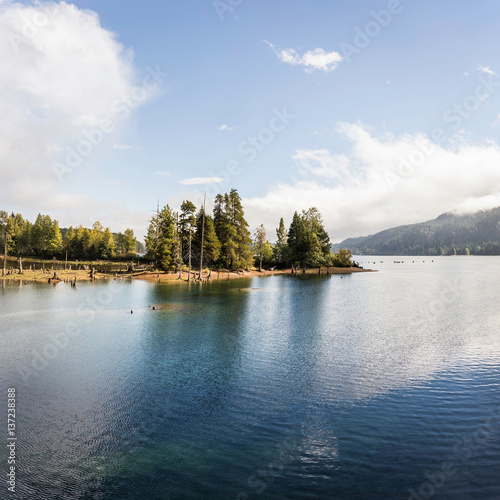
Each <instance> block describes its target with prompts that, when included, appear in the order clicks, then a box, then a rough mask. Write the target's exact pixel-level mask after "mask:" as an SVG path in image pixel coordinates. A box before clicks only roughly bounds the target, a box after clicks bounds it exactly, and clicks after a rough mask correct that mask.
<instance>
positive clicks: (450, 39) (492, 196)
mask: <svg viewBox="0 0 500 500" xmlns="http://www.w3.org/2000/svg"><path fill="white" fill-rule="evenodd" d="M0 13H1V14H0V35H3V36H2V37H1V41H0V56H1V57H2V60H3V61H4V62H5V64H3V65H2V66H3V70H0V77H1V80H0V111H2V115H3V119H0V132H2V136H3V139H0V163H1V166H0V169H3V170H1V171H0V173H2V172H3V173H4V179H6V180H5V182H4V183H3V186H0V204H1V205H2V206H1V208H2V209H6V210H13V211H19V212H21V213H23V214H25V215H27V216H28V217H30V218H34V217H35V216H36V214H37V213H38V212H42V213H49V214H51V215H53V216H55V217H56V218H57V219H58V220H59V221H60V223H61V225H62V226H66V225H69V224H73V225H75V224H76V225H77V224H83V225H86V226H89V225H91V224H92V222H93V221H95V220H100V221H101V223H102V224H103V225H105V226H111V228H112V229H113V230H116V231H118V230H123V229H125V228H126V227H132V228H133V229H134V230H135V232H136V235H137V236H139V237H141V236H142V235H143V234H145V230H146V227H147V221H148V218H149V217H150V215H151V211H152V210H153V209H154V208H155V207H156V202H157V199H158V198H159V199H160V203H161V204H165V203H169V204H170V205H171V206H174V207H176V206H178V205H179V204H180V203H181V202H182V200H183V199H192V200H193V201H194V202H195V203H198V204H199V203H200V202H201V198H202V193H203V191H204V190H205V189H207V191H208V193H209V198H211V195H212V193H214V192H224V191H228V190H229V189H230V188H232V187H235V188H237V189H238V191H239V192H240V194H241V195H242V197H243V199H244V205H245V207H246V211H247V216H248V220H249V222H250V225H251V226H252V229H253V228H254V227H255V226H256V225H258V224H260V223H264V224H265V225H266V228H267V229H268V232H269V235H270V236H272V233H273V231H274V228H275V227H276V226H277V225H278V222H279V217H281V216H283V217H284V218H285V222H286V223H287V224H288V223H289V221H290V218H291V215H292V214H293V211H294V210H295V209H297V210H301V209H307V208H308V207H310V206H312V205H316V206H318V208H319V209H320V210H321V212H322V213H323V217H324V220H325V223H326V225H327V229H328V230H329V232H330V234H331V237H332V240H334V241H339V240H340V239H343V238H345V237H349V236H359V235H363V234H369V233H373V232H375V231H378V230H381V229H384V228H386V227H391V226H393V225H398V224H404V223H412V222H418V221H421V220H425V219H429V218H433V217H435V216H437V215H439V214H440V213H442V212H444V211H449V210H459V211H471V210H477V209H481V208H489V207H491V206H496V205H499V204H500V168H498V166H497V165H500V163H499V161H500V150H499V147H498V143H497V141H498V132H499V128H498V127H499V118H498V117H499V114H500V92H498V88H499V82H500V77H498V75H497V74H496V73H497V71H498V72H500V63H499V61H498V55H499V41H498V30H497V22H498V21H497V20H498V18H499V14H500V5H499V4H498V2H493V1H483V2H480V3H478V4H474V5H473V4H471V3H470V2H465V1H453V2H452V1H442V2H430V1H419V2H416V1H409V0H406V1H405V0H401V1H398V0H390V1H373V2H366V1H364V2H362V1H349V2H340V1H336V2H324V1H307V2H306V1H284V0H283V1H279V0H276V1H273V2H268V1H264V0H262V1H259V0H254V1H250V0H241V1H240V2H238V1H237V0H221V1H218V2H212V1H192V2H179V1H162V2H154V1H152V0H146V1H143V2H133V1H124V0H120V1H118V0H107V1H105V2H102V1H100V2H97V1H75V2H73V3H72V4H70V3H68V4H64V3H62V4H58V5H55V4H54V3H46V2H41V3H38V4H32V3H31V2H22V3H20V2H13V1H0ZM37 16H38V17H37ZM27 22H28V23H29V24H30V26H31V29H30V28H29V27H28V28H26V26H27V25H26V23H27ZM153 70H154V71H153ZM155 71H156V73H155ZM152 72H153V73H155V75H156V78H157V79H156V80H151V78H149V79H148V80H147V82H148V86H150V87H154V88H152V89H148V90H146V98H145V99H142V97H144V92H145V90H144V81H145V80H144V79H145V77H147V75H149V74H151V73H152ZM137 89H138V90H137ZM134 92H135V94H134ZM141 92H142V93H141ZM123 95H125V96H130V95H137V96H139V97H141V99H139V100H132V101H131V102H132V104H133V105H132V106H129V105H126V106H125V108H126V109H125V108H123V97H122V96H123ZM117 100H118V101H120V102H121V104H122V107H121V108H119V105H117V104H116V102H117ZM118 109H122V111H123V117H122V114H121V113H120V112H118V111H117V110H118ZM125 115H126V116H125ZM283 116H284V117H285V118H284V119H283V118H282V117H283ZM11 117H12V118H11ZM287 117H288V118H287ZM102 120H111V123H112V128H113V131H112V132H109V133H108V132H106V133H104V134H103V136H102V141H100V140H99V141H97V139H96V142H98V144H97V145H92V147H91V150H90V151H89V152H88V155H86V156H85V157H82V158H81V161H80V162H79V163H78V165H77V166H75V167H71V168H70V167H69V166H68V165H67V161H66V159H67V155H68V151H69V150H70V149H71V148H72V149H73V150H75V149H77V146H79V145H81V141H82V140H83V141H85V140H87V139H86V137H88V135H89V134H90V136H91V137H92V132H91V131H92V130H94V129H95V128H96V127H99V126H100V125H99V123H100V122H101V121H102ZM108 128H109V127H108ZM436 131H437V132H436ZM85 134H87V135H85ZM94 137H98V136H94ZM436 137H437V138H439V139H438V140H436ZM252 138H253V139H252ZM2 141H3V143H2ZM252 141H257V142H253V143H252ZM48 145H53V147H52V146H50V147H48ZM83 151H85V152H86V153H87V151H86V150H85V147H83ZM55 166H56V167H55ZM61 166H62V168H63V170H62V171H61ZM65 167H67V168H66V169H65ZM54 169H56V170H57V169H59V175H57V172H56V173H55V172H54ZM217 178H219V181H218V182H215V181H217ZM220 179H224V180H223V181H222V180H220Z"/></svg>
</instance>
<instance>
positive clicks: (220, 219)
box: [0, 189, 352, 271]
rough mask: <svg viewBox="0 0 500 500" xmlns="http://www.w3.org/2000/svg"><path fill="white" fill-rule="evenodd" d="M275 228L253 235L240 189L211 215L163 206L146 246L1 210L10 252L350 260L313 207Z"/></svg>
mask: <svg viewBox="0 0 500 500" xmlns="http://www.w3.org/2000/svg"><path fill="white" fill-rule="evenodd" d="M277 226H278V227H277V228H276V241H275V242H274V243H271V241H270V240H269V239H268V237H267V232H266V229H265V228H264V226H263V225H260V226H258V227H256V228H255V230H254V232H253V234H252V232H251V231H250V228H249V225H248V223H247V221H246V219H245V214H244V209H243V205H242V201H241V197H240V195H239V194H238V191H237V190H236V189H231V191H230V192H229V193H225V194H224V195H222V194H218V195H217V196H216V197H215V200H214V208H213V211H212V214H209V213H206V212H205V209H204V207H198V208H197V207H196V206H195V205H194V204H193V203H192V202H191V201H188V200H185V201H183V203H182V204H181V206H180V208H179V209H178V210H174V209H172V208H171V207H170V206H169V205H166V206H164V207H163V208H160V207H159V206H158V207H157V210H156V213H155V214H154V215H153V216H152V217H151V220H150V221H149V227H148V229H147V235H146V237H145V245H143V244H142V243H141V242H138V241H137V239H136V237H135V236H134V232H133V231H132V229H127V230H125V231H124V232H123V233H113V232H111V229H110V228H105V227H103V226H102V225H101V224H100V223H99V222H95V223H94V225H93V226H92V228H91V229H89V228H84V227H82V226H78V227H73V226H71V227H69V228H62V229H60V228H59V223H58V221H57V220H54V219H52V218H51V217H50V216H49V215H42V214H39V215H38V217H37V218H36V221H35V222H34V223H31V222H30V221H28V220H26V219H25V218H24V217H23V216H22V215H21V214H13V213H12V214H10V215H9V214H8V213H7V212H5V211H0V241H1V245H2V249H3V250H4V252H3V253H4V255H5V256H14V257H40V258H61V259H82V260H97V259H104V260H113V259H119V258H122V259H123V258H132V257H135V254H136V252H141V251H142V250H144V252H145V256H144V259H145V260H146V261H147V262H150V263H151V265H152V266H153V267H154V268H155V269H159V270H163V271H174V270H178V269H181V268H182V266H184V265H187V266H189V267H191V266H194V267H198V268H199V267H200V266H201V265H203V267H208V268H210V269H212V268H214V269H227V270H235V269H247V268H251V267H254V266H255V267H257V268H258V269H260V270H262V269H263V266H266V267H268V268H269V267H278V268H285V267H292V268H298V267H300V268H303V269H305V268H311V267H321V266H333V267H348V266H351V265H352V261H351V258H352V255H351V253H350V251H348V250H343V249H339V251H338V252H337V253H336V254H333V253H332V252H331V244H330V237H329V235H328V233H327V232H326V230H325V228H324V224H323V220H322V217H321V214H320V212H319V211H318V210H317V209H316V208H314V207H313V208H309V209H308V210H303V211H302V212H301V213H299V212H295V213H294V215H293V217H292V220H291V223H290V226H289V228H288V229H286V227H285V223H284V220H283V218H281V219H280V221H279V222H278V224H277Z"/></svg>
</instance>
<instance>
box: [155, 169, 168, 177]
mask: <svg viewBox="0 0 500 500" xmlns="http://www.w3.org/2000/svg"><path fill="white" fill-rule="evenodd" d="M155 174H156V175H163V176H164V177H170V176H171V175H172V174H171V173H170V172H165V171H164V170H159V171H158V172H155Z"/></svg>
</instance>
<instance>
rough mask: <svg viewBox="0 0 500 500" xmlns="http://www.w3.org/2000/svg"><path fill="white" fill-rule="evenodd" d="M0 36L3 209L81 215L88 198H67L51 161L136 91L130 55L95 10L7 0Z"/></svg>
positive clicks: (0, 191)
mask: <svg viewBox="0 0 500 500" xmlns="http://www.w3.org/2000/svg"><path fill="white" fill-rule="evenodd" d="M0 32H1V33H2V37H0V60H1V61H2V64H1V65H0V82H1V83H0V178H1V184H0V202H1V205H2V207H3V208H4V209H9V207H10V206H17V207H19V206H21V207H23V212H24V210H25V209H26V211H27V212H29V210H30V209H34V208H36V209H37V210H38V209H39V210H40V211H42V210H43V211H46V212H50V211H54V210H61V211H63V210H65V211H66V210H67V211H71V210H74V211H75V213H78V212H79V211H80V212H81V209H82V207H83V206H84V207H85V208H87V207H88V206H89V202H90V198H89V197H88V196H83V195H82V196H73V195H72V196H70V195H69V194H68V193H65V192H64V187H65V186H64V184H60V183H59V181H58V179H57V177H56V176H55V175H54V170H53V163H54V162H55V161H60V160H61V159H62V157H63V155H64V154H65V151H66V148H67V147H68V146H70V145H74V144H75V143H76V141H78V140H79V139H80V138H82V136H83V134H85V132H86V131H88V130H89V129H91V128H92V127H95V126H97V125H98V124H99V123H101V122H102V121H103V120H110V121H111V120H113V115H114V113H115V111H114V110H113V103H115V102H116V101H117V99H121V98H122V96H124V95H128V94H130V92H132V90H133V88H134V68H133V64H132V56H131V54H130V53H129V52H127V51H126V50H125V49H124V48H123V46H122V45H121V44H119V43H118V42H117V41H116V39H115V36H114V35H113V33H110V32H109V31H107V30H105V29H104V28H102V26H101V25H100V21H99V17H98V16H97V14H96V13H94V12H92V11H89V10H81V9H79V8H77V7H76V6H74V5H70V4H67V3H65V2H61V3H35V4H34V5H23V4H20V3H16V2H4V3H2V4H1V5H0ZM116 128H117V129H118V128H119V127H118V126H117V127H116ZM116 139H117V138H116V137H115V140H116ZM111 144H112V142H111V143H110V144H109V147H110V149H111ZM117 144H119V143H117ZM96 150H97V151H98V148H96ZM91 156H92V158H93V157H94V156H95V157H97V156H99V153H98V152H96V151H93V152H92V155H91ZM92 158H89V159H88V160H85V161H92ZM79 169H85V164H83V165H81V166H79ZM83 204H85V205H83ZM99 205H101V206H102V205H103V204H95V202H94V205H92V206H93V207H94V208H95V209H98V207H99ZM68 213H69V212H68Z"/></svg>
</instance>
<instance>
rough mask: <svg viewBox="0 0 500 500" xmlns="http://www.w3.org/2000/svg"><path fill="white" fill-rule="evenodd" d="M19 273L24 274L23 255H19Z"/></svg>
mask: <svg viewBox="0 0 500 500" xmlns="http://www.w3.org/2000/svg"><path fill="white" fill-rule="evenodd" d="M19 274H23V257H22V255H20V256H19Z"/></svg>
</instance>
